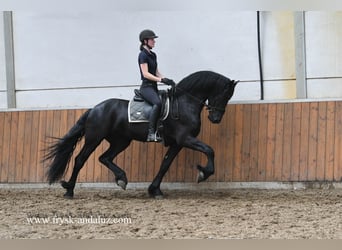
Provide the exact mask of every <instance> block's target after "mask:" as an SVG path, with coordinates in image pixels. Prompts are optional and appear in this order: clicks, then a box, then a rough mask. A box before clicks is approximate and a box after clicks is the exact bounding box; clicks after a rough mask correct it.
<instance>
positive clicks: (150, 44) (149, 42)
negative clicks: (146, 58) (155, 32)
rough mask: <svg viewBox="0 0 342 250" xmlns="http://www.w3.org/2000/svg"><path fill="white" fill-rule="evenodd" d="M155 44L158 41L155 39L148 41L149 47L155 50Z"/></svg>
mask: <svg viewBox="0 0 342 250" xmlns="http://www.w3.org/2000/svg"><path fill="white" fill-rule="evenodd" d="M155 43H156V41H155V40H154V38H150V39H148V40H147V45H148V46H149V47H150V48H154V45H155Z"/></svg>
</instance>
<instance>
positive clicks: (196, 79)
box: [177, 71, 229, 91]
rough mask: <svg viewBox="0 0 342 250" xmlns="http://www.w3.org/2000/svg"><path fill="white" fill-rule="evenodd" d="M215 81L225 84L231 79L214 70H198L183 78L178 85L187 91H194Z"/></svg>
mask: <svg viewBox="0 0 342 250" xmlns="http://www.w3.org/2000/svg"><path fill="white" fill-rule="evenodd" d="M219 80H222V81H219ZM214 81H215V82H222V84H224V83H226V82H227V81H229V79H228V78H227V77H225V76H223V75H220V74H218V73H215V72H213V71H198V72H195V73H192V74H190V75H188V76H187V77H185V78H184V79H183V80H181V81H180V82H179V83H178V85H177V87H179V88H180V89H182V90H185V91H190V90H192V91H194V90H196V89H203V88H205V87H207V84H208V83H209V84H211V83H212V82H214Z"/></svg>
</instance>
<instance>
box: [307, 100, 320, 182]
mask: <svg viewBox="0 0 342 250" xmlns="http://www.w3.org/2000/svg"><path fill="white" fill-rule="evenodd" d="M309 121H310V122H309V147H308V149H309V153H308V154H309V157H308V168H309V169H310V171H308V180H309V181H314V180H316V172H317V144H318V134H317V131H318V103H317V102H314V103H310V119H309Z"/></svg>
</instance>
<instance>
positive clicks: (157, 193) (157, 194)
mask: <svg viewBox="0 0 342 250" xmlns="http://www.w3.org/2000/svg"><path fill="white" fill-rule="evenodd" d="M148 194H149V195H150V197H151V198H154V199H158V200H159V199H163V198H164V195H163V192H162V191H161V190H160V188H155V187H153V186H150V187H149V188H148Z"/></svg>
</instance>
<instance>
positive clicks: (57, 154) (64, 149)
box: [44, 109, 90, 184]
mask: <svg viewBox="0 0 342 250" xmlns="http://www.w3.org/2000/svg"><path fill="white" fill-rule="evenodd" d="M89 112H90V109H89V110H87V111H86V112H85V113H84V114H83V115H82V116H81V117H80V119H79V120H78V121H77V122H76V124H75V125H74V126H73V127H72V128H71V129H70V130H69V132H68V133H67V134H66V135H65V136H64V137H62V138H56V139H57V140H58V141H57V142H56V143H55V144H53V145H51V146H50V147H49V148H48V149H47V150H48V152H47V154H46V155H45V156H44V161H45V160H52V163H51V164H50V166H49V168H48V171H47V179H48V181H49V184H52V183H54V182H56V181H58V180H59V179H61V178H62V176H63V174H64V172H65V170H66V168H67V165H68V163H69V161H70V158H71V156H72V153H73V152H74V150H75V147H76V144H77V142H78V141H79V140H80V139H81V138H82V137H83V136H84V133H85V123H86V120H87V118H88V115H89Z"/></svg>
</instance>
